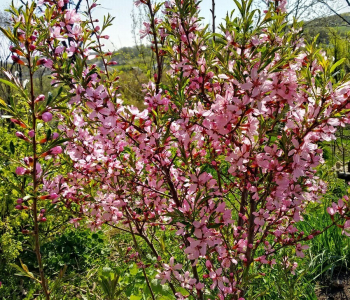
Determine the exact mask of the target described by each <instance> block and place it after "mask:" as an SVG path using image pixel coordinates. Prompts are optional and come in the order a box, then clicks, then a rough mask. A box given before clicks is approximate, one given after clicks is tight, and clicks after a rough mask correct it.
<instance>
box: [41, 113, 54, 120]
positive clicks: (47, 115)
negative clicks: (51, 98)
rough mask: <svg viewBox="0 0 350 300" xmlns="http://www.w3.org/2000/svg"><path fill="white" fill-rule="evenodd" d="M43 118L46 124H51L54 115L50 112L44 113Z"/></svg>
mask: <svg viewBox="0 0 350 300" xmlns="http://www.w3.org/2000/svg"><path fill="white" fill-rule="evenodd" d="M41 117H42V119H43V121H44V122H50V121H51V120H52V114H51V113H50V112H44V113H43V114H42V116H41Z"/></svg>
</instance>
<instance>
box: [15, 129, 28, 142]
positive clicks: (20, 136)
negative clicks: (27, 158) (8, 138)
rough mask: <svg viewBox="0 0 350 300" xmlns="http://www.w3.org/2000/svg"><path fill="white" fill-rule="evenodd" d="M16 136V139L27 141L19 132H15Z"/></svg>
mask: <svg viewBox="0 0 350 300" xmlns="http://www.w3.org/2000/svg"><path fill="white" fill-rule="evenodd" d="M16 136H17V137H18V138H20V139H21V140H25V141H27V142H28V141H29V140H28V138H27V137H26V136H25V135H24V134H23V133H22V132H20V131H17V132H16Z"/></svg>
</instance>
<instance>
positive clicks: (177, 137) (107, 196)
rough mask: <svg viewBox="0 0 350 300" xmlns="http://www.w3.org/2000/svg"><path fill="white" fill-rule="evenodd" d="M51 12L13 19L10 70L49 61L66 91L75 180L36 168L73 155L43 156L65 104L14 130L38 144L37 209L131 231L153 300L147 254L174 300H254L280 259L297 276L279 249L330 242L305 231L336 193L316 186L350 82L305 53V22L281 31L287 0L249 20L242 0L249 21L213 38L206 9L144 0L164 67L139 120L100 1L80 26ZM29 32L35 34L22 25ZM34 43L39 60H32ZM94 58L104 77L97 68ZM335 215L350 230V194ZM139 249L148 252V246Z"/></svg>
mask: <svg viewBox="0 0 350 300" xmlns="http://www.w3.org/2000/svg"><path fill="white" fill-rule="evenodd" d="M41 2H42V5H43V9H44V13H43V14H42V16H40V15H39V16H35V15H31V17H33V18H32V19H31V21H28V14H27V12H24V11H19V12H15V11H14V12H13V14H14V28H15V29H14V34H13V35H11V33H9V32H8V36H10V38H11V40H12V42H13V43H14V44H15V46H14V48H13V52H14V53H17V55H18V56H15V58H14V61H16V62H17V63H19V62H23V64H24V65H28V67H29V68H37V67H36V66H40V65H45V67H47V68H50V69H51V70H52V76H53V78H54V79H53V82H52V83H53V84H54V85H58V84H60V85H61V86H62V87H64V88H65V89H67V97H66V99H69V104H68V108H69V109H70V114H63V113H57V118H59V119H60V120H62V122H61V124H60V125H59V126H58V128H59V130H60V131H61V133H62V134H64V135H65V137H66V140H64V141H65V149H64V153H65V154H66V155H68V156H69V158H70V160H71V164H72V166H71V170H70V171H69V173H68V174H61V175H59V176H56V177H54V178H50V177H49V176H46V177H45V174H46V172H47V171H46V170H44V171H43V170H42V167H41V166H40V165H39V162H38V159H40V158H44V157H46V156H51V157H53V158H54V157H56V156H57V155H59V154H61V152H62V148H61V147H60V146H58V147H56V146H57V145H56V144H55V145H52V144H51V146H50V147H48V148H47V149H44V150H43V151H41V152H40V153H41V154H40V155H37V156H36V154H35V153H36V152H35V151H36V150H35V147H36V145H37V143H38V142H37V140H36V139H35V136H37V135H38V134H39V133H38V132H37V131H36V128H37V127H36V125H35V124H36V122H37V120H40V122H41V121H42V122H50V121H51V119H52V118H53V114H52V113H53V112H55V111H56V110H57V109H59V107H56V105H55V104H54V102H50V101H47V102H46V104H45V105H43V106H39V105H41V104H40V103H42V100H39V98H40V97H42V96H39V97H38V98H35V97H34V95H32V98H31V99H32V100H31V101H32V102H31V104H30V105H31V106H30V107H31V110H32V111H33V120H34V121H33V122H34V123H32V124H34V125H27V123H28V122H26V121H24V120H22V119H20V118H17V119H13V122H14V123H15V124H17V126H20V127H22V128H29V129H30V130H31V132H32V130H34V132H32V133H31V134H29V133H28V135H29V136H30V137H31V136H32V135H33V136H34V137H31V139H30V138H29V137H27V136H26V135H25V133H23V132H22V133H18V135H17V136H18V138H20V139H23V140H24V142H29V143H32V145H33V147H34V156H33V158H30V157H27V158H24V160H23V163H22V166H20V167H18V168H17V169H16V173H17V174H18V175H21V176H28V175H29V174H32V182H33V186H34V194H35V195H34V198H33V199H34V200H33V201H39V200H41V199H50V201H52V203H53V204H55V205H64V206H66V207H67V208H69V209H72V210H74V209H76V214H77V217H76V218H74V219H72V220H71V223H74V224H78V222H79V221H80V219H81V218H83V217H84V216H85V217H87V218H88V220H89V226H90V227H91V228H92V229H96V228H100V227H101V226H102V225H103V224H108V225H111V226H113V227H116V228H118V229H120V230H122V231H125V232H129V233H130V236H131V239H132V240H133V242H134V245H135V249H128V252H129V251H131V252H132V253H128V252H127V254H126V256H127V257H128V259H133V260H135V261H136V262H137V264H138V267H139V268H140V269H142V272H143V274H144V278H145V280H146V282H147V285H148V288H149V292H150V296H151V297H152V298H153V299H155V297H156V294H155V293H156V292H155V291H153V289H152V284H151V282H152V279H153V278H148V277H149V276H148V275H147V272H146V269H147V268H152V266H150V265H147V264H146V263H145V257H146V254H149V255H151V256H153V257H155V258H157V261H158V263H157V264H156V265H155V268H156V269H157V272H158V274H157V275H156V279H159V280H160V282H161V284H165V283H167V284H169V287H170V289H171V291H172V293H173V295H174V296H176V298H177V299H185V298H189V299H240V300H243V299H245V297H246V293H247V291H248V289H249V283H250V281H251V280H252V278H254V276H255V275H256V274H259V269H260V268H261V266H263V265H266V266H271V267H273V266H274V264H276V263H283V264H284V265H286V266H290V268H291V271H292V272H294V270H295V267H296V264H295V262H294V261H293V260H294V258H293V257H290V258H284V261H283V262H277V261H276V260H275V259H274V254H275V253H276V252H278V251H279V250H281V249H283V248H286V247H292V248H294V249H295V255H296V256H299V257H304V253H303V251H304V250H305V249H307V245H305V241H307V240H310V239H312V238H313V237H314V236H315V235H318V234H320V233H321V232H320V231H316V230H311V231H310V232H307V233H306V232H302V231H300V230H298V228H297V226H296V224H297V223H298V222H300V221H302V219H303V214H304V212H305V209H306V207H307V205H308V204H309V203H311V202H314V201H319V199H320V196H321V195H322V193H324V192H325V190H326V185H325V183H324V182H322V181H321V180H320V179H319V178H318V177H317V175H316V167H317V166H318V165H319V164H321V163H322V162H323V158H322V149H320V148H319V146H318V142H321V141H330V140H332V139H334V138H335V136H334V133H335V131H336V128H337V127H338V126H345V124H347V123H349V122H350V120H349V108H350V101H349V99H350V98H349V97H350V84H349V82H348V81H347V77H345V78H343V79H341V80H339V81H338V82H335V81H334V79H333V76H332V75H333V73H334V70H335V68H336V67H337V66H338V65H339V64H340V63H341V62H336V63H335V64H333V65H332V63H331V61H330V60H329V59H328V58H327V57H326V56H325V53H323V52H322V51H319V50H317V49H316V47H315V44H314V43H313V44H310V45H306V44H305V43H304V41H303V39H302V35H301V28H299V27H298V24H297V23H294V24H286V21H285V19H284V6H285V1H271V4H270V8H269V10H268V11H266V12H264V14H263V15H260V13H259V12H257V11H251V9H250V6H251V1H241V2H239V1H235V2H236V5H237V7H238V11H239V12H240V15H241V17H240V18H235V19H232V18H229V17H227V18H226V20H225V23H224V24H223V25H221V33H216V34H211V33H210V32H208V30H207V27H202V23H201V21H202V20H201V19H200V18H199V17H198V3H197V1H195V0H181V1H180V0H173V1H166V2H165V3H164V4H163V5H162V4H158V3H152V2H151V0H141V1H136V5H145V6H146V8H147V9H148V11H149V23H145V24H144V25H145V29H144V30H142V32H141V36H142V37H146V36H149V37H150V39H151V41H152V50H153V51H154V53H155V57H156V68H155V69H156V72H155V74H154V82H150V83H149V84H148V85H147V86H145V87H144V89H145V98H144V99H145V104H146V105H147V109H145V110H144V111H139V109H138V108H136V107H133V106H127V105H124V104H123V102H122V100H121V99H122V96H121V95H119V94H118V77H117V74H116V72H114V71H113V69H111V68H109V67H108V66H110V65H114V64H115V62H113V61H111V53H105V52H104V51H103V50H102V47H103V45H102V43H103V39H105V38H108V37H107V36H105V35H104V34H103V32H104V30H105V28H107V27H108V26H110V25H111V22H112V19H111V18H110V17H107V18H106V19H105V20H104V22H103V24H102V25H101V27H100V26H98V25H95V23H96V20H94V19H93V17H92V10H93V8H94V7H95V6H96V3H95V2H94V3H93V4H92V5H90V4H89V3H88V4H89V6H88V12H87V14H86V19H85V20H82V18H81V17H80V16H79V15H78V14H77V13H76V12H75V11H72V10H67V9H66V8H65V6H64V1H51V0H45V1H41ZM161 14H162V16H160V15H161ZM256 16H258V19H257V21H256V22H255V21H254V17H256ZM161 17H162V19H161ZM31 26H32V27H33V28H34V29H33V30H34V32H33V33H32V32H30V31H28V30H24V29H22V28H27V27H28V28H32V27H31ZM28 32H30V34H29V35H28ZM214 36H215V39H213V37H214ZM31 37H33V38H31ZM67 41H68V42H67ZM23 46H25V49H27V52H28V54H25V53H24V54H21V52H20V50H19V49H21V48H23ZM92 51H93V52H92ZM19 52H20V53H19ZM26 55H27V56H26ZM22 56H24V57H26V58H27V60H28V62H26V61H24V60H22ZM28 57H29V59H28ZM39 57H40V58H39ZM95 57H98V58H100V59H102V61H103V65H104V68H103V69H102V70H100V69H99V68H98V67H97V66H96V65H94V64H89V63H88V61H89V59H90V58H95ZM165 61H169V67H166V65H165V63H164V62H165ZM33 66H35V67H33ZM165 76H168V82H170V83H169V84H168V85H167V86H165V85H164V84H162V78H164V77H165ZM11 79H12V80H13V81H14V82H15V80H16V79H15V78H11ZM22 93H23V94H25V92H24V90H22ZM36 99H38V100H36ZM40 99H41V98H40ZM37 103H38V104H37ZM36 105H37V106H36ZM36 107H42V108H40V110H38V109H37V108H36ZM50 137H51V134H50V135H49V136H46V141H45V143H46V142H47V140H48V138H50ZM53 144H54V143H53ZM54 146H55V147H54ZM36 178H38V179H36ZM39 178H40V180H39ZM39 186H40V193H42V194H43V195H42V196H40V197H39V196H38V193H39ZM45 201H47V200H45ZM34 203H35V202H34ZM21 207H23V206H21ZM35 207H36V206H35V204H34V206H33V208H32V210H33V215H34V217H35V218H38V216H37V211H35V210H34V208H35ZM27 208H28V207H27ZM328 211H329V213H330V215H331V217H332V221H333V223H332V225H331V226H333V225H338V226H341V227H344V232H345V233H346V234H348V228H349V227H350V224H349V221H346V222H345V224H344V225H342V224H343V223H342V222H343V221H342V220H344V218H346V215H347V213H348V206H347V198H344V200H341V201H340V202H339V203H338V204H334V205H333V206H332V207H331V208H329V210H328ZM336 213H338V214H339V218H338V217H337V218H336V217H335V215H336ZM35 218H34V219H35ZM39 218H42V217H40V216H39ZM38 221H39V220H37V221H36V224H37V223H38ZM326 229H327V228H325V229H324V230H326ZM164 236H167V237H170V240H171V241H172V242H173V243H172V244H171V247H167V245H164V240H163V237H164ZM141 240H142V241H143V242H144V243H146V245H147V247H148V250H145V249H142V250H141V249H140V247H139V243H140V241H141ZM145 251H146V253H145ZM174 253H176V255H175V254H174ZM43 282H44V281H43ZM43 288H44V289H45V287H44V286H43Z"/></svg>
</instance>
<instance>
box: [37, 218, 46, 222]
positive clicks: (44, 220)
mask: <svg viewBox="0 0 350 300" xmlns="http://www.w3.org/2000/svg"><path fill="white" fill-rule="evenodd" d="M39 221H40V222H46V221H47V219H46V218H45V217H42V218H41V219H40V220H39Z"/></svg>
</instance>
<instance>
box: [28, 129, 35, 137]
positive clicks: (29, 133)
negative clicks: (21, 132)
mask: <svg viewBox="0 0 350 300" xmlns="http://www.w3.org/2000/svg"><path fill="white" fill-rule="evenodd" d="M28 135H29V136H30V137H31V138H33V137H34V136H35V131H34V130H30V131H29V132H28Z"/></svg>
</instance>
